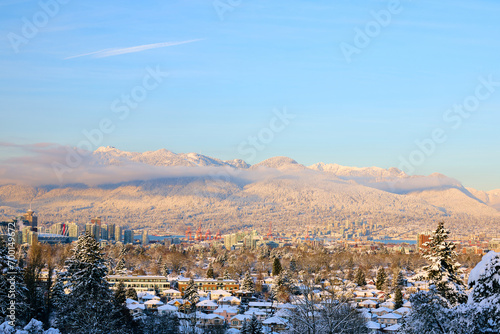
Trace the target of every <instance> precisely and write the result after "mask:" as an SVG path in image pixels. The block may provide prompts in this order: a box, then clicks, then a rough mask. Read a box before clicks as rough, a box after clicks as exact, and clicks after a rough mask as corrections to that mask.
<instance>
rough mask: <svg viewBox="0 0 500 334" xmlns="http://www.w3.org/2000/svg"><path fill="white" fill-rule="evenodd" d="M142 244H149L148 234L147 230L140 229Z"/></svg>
mask: <svg viewBox="0 0 500 334" xmlns="http://www.w3.org/2000/svg"><path fill="white" fill-rule="evenodd" d="M142 244H143V245H147V244H149V235H148V230H143V231H142Z"/></svg>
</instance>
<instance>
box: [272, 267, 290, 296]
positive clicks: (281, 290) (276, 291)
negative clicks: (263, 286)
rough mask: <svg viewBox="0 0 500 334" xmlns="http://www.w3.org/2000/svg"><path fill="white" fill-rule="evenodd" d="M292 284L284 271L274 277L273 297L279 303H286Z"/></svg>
mask: <svg viewBox="0 0 500 334" xmlns="http://www.w3.org/2000/svg"><path fill="white" fill-rule="evenodd" d="M291 287H292V282H291V280H290V277H289V276H288V273H287V271H286V270H283V271H282V272H281V273H280V274H279V275H278V276H276V277H274V282H273V287H272V292H273V297H274V298H276V299H277V300H278V301H280V302H287V301H288V299H289V296H290V292H291Z"/></svg>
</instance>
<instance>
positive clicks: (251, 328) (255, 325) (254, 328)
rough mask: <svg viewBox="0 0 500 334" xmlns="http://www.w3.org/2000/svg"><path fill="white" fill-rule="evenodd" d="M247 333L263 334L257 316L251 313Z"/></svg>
mask: <svg viewBox="0 0 500 334" xmlns="http://www.w3.org/2000/svg"><path fill="white" fill-rule="evenodd" d="M245 322H246V321H245ZM247 333H248V334H264V331H263V329H262V324H261V323H260V321H259V320H257V317H256V316H255V314H254V315H252V319H250V322H249V323H248V326H247Z"/></svg>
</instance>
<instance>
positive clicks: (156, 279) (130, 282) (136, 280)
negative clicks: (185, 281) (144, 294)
mask: <svg viewBox="0 0 500 334" xmlns="http://www.w3.org/2000/svg"><path fill="white" fill-rule="evenodd" d="M107 280H108V282H109V283H110V284H111V288H112V289H115V288H116V286H117V285H118V283H120V282H122V283H123V284H124V285H125V289H127V288H134V289H135V291H137V292H141V291H154V290H156V289H158V290H160V291H162V290H165V289H169V288H170V282H169V281H168V279H167V278H166V277H165V276H149V275H141V276H140V275H109V276H108V279H107Z"/></svg>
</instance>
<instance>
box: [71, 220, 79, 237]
mask: <svg viewBox="0 0 500 334" xmlns="http://www.w3.org/2000/svg"><path fill="white" fill-rule="evenodd" d="M79 234H80V231H79V228H78V225H76V224H75V223H69V224H68V236H69V237H70V238H75V239H76V238H78V235H79Z"/></svg>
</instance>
